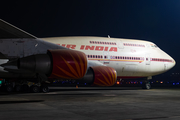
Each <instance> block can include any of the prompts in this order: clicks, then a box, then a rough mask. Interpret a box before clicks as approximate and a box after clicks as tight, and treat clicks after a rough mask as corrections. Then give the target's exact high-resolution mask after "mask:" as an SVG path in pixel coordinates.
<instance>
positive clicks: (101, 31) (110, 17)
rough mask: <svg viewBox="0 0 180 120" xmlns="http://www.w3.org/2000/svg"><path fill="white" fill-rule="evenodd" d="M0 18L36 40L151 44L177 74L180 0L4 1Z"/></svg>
mask: <svg viewBox="0 0 180 120" xmlns="http://www.w3.org/2000/svg"><path fill="white" fill-rule="evenodd" d="M0 18H1V19H3V20H5V21H7V22H9V23H11V24H13V25H15V26H17V27H19V28H21V29H23V30H25V31H27V32H29V33H31V34H33V35H35V36H36V37H60V36H102V37H107V36H108V35H110V36H111V37H114V38H133V39H142V40H147V41H151V42H154V43H155V44H157V45H158V46H159V47H160V48H161V49H162V50H164V51H165V52H166V53H168V54H169V55H170V56H172V57H173V58H174V59H175V60H176V67H174V68H173V69H172V70H171V71H173V72H174V71H175V72H179V71H180V67H179V65H180V64H179V62H180V53H179V51H180V50H179V48H180V0H51V1H50V0H37V1H33V2H32V1H31V2H28V1H25V0H24V1H20V0H13V1H10V0H9V1H8V0H7V1H5V2H1V4H0Z"/></svg>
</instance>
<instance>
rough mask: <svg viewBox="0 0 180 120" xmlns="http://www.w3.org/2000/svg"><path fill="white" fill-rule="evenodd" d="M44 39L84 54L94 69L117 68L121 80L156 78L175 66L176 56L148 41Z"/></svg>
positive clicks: (81, 38)
mask: <svg viewBox="0 0 180 120" xmlns="http://www.w3.org/2000/svg"><path fill="white" fill-rule="evenodd" d="M41 39H42V40H45V41H48V42H51V43H54V44H58V45H61V46H64V47H67V48H70V49H74V50H78V51H82V52H84V53H85V54H86V55H87V57H88V60H89V61H90V63H89V65H90V66H95V65H106V66H109V67H113V68H114V69H115V70H116V71H117V76H118V79H120V78H133V77H148V76H153V75H157V74H160V73H163V72H165V71H167V70H169V69H171V68H172V67H173V66H174V65H175V60H174V59H173V58H172V57H170V56H169V55H168V54H166V53H165V52H164V51H162V50H161V49H160V48H158V47H157V46H156V45H155V44H154V43H152V42H148V41H142V40H133V39H117V38H105V37H53V38H41Z"/></svg>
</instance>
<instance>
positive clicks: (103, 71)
mask: <svg viewBox="0 0 180 120" xmlns="http://www.w3.org/2000/svg"><path fill="white" fill-rule="evenodd" d="M116 79H117V74H116V70H115V69H114V68H111V67H107V66H94V67H90V68H89V69H88V71H87V74H86V75H85V76H84V77H83V79H80V80H79V81H80V82H85V83H88V84H91V85H96V86H112V85H114V84H115V82H116Z"/></svg>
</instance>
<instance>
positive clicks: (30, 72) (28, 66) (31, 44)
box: [0, 20, 175, 92]
mask: <svg viewBox="0 0 180 120" xmlns="http://www.w3.org/2000/svg"><path fill="white" fill-rule="evenodd" d="M0 29H1V30H0V35H1V34H2V33H3V34H2V37H1V38H3V39H0V66H1V67H0V77H1V78H4V79H6V80H8V81H9V82H10V81H12V79H15V80H16V82H15V85H13V86H16V89H17V90H19V89H20V85H22V83H24V82H22V81H25V79H28V80H35V81H36V83H37V84H34V85H32V86H31V90H32V91H33V92H38V91H39V88H40V86H41V88H42V90H43V91H44V92H47V90H48V88H47V86H45V85H42V83H43V82H44V81H48V80H49V79H70V80H77V81H84V82H86V83H88V84H92V85H98V86H112V85H114V84H115V82H116V80H117V79H118V80H122V79H128V78H139V77H146V78H147V80H146V81H145V84H144V86H143V87H144V88H147V89H149V88H150V84H149V82H148V79H151V76H154V75H158V74H161V73H164V72H166V71H167V70H169V69H171V68H172V67H173V66H174V65H175V60H174V59H173V58H172V57H170V56H169V55H168V54H166V53H165V52H164V51H162V50H161V49H160V48H159V47H157V46H156V45H155V44H154V43H152V42H148V41H143V40H133V39H119V38H105V37H53V38H36V37H35V36H33V35H31V34H29V33H27V32H24V31H22V30H20V29H19V28H17V27H15V26H12V25H10V24H9V23H7V22H5V21H3V20H0ZM4 31H5V32H4ZM9 36H10V37H9ZM18 80H20V82H17V81H18ZM10 83H11V82H10ZM13 86H12V85H8V86H7V89H9V90H12V87H13Z"/></svg>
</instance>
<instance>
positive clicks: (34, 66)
mask: <svg viewBox="0 0 180 120" xmlns="http://www.w3.org/2000/svg"><path fill="white" fill-rule="evenodd" d="M18 68H19V69H24V70H29V71H32V72H36V73H43V74H46V75H47V76H48V77H51V78H60V79H80V78H82V77H83V76H84V75H85V74H86V71H87V57H86V55H85V54H84V53H82V52H79V51H75V50H69V49H61V50H59V49H58V50H48V53H47V54H37V55H31V56H28V57H24V58H21V59H19V60H18Z"/></svg>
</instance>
